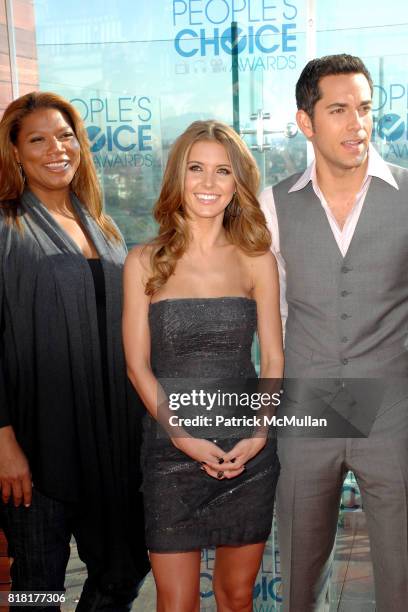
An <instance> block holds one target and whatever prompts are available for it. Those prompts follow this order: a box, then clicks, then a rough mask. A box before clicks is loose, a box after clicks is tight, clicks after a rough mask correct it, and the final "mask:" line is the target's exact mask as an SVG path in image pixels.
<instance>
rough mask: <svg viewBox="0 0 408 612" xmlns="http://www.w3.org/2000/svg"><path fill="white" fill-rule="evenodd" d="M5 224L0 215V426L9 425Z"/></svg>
mask: <svg viewBox="0 0 408 612" xmlns="http://www.w3.org/2000/svg"><path fill="white" fill-rule="evenodd" d="M6 230H7V228H6V225H5V223H4V219H3V218H2V216H1V215H0V427H5V426H6V425H10V424H11V422H10V410H9V403H8V398H7V387H6V380H5V376H4V354H5V348H4V329H5V317H4V278H3V260H4V247H5V242H6V233H7V232H6Z"/></svg>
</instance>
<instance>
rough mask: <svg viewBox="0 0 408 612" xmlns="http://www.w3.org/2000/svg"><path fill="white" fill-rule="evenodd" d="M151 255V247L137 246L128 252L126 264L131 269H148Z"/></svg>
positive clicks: (148, 245)
mask: <svg viewBox="0 0 408 612" xmlns="http://www.w3.org/2000/svg"><path fill="white" fill-rule="evenodd" d="M151 253H152V247H151V245H150V244H138V245H136V246H135V247H133V249H131V251H129V253H128V255H127V257H126V264H127V265H131V266H132V267H136V266H140V267H142V268H146V269H148V268H149V267H150V256H151Z"/></svg>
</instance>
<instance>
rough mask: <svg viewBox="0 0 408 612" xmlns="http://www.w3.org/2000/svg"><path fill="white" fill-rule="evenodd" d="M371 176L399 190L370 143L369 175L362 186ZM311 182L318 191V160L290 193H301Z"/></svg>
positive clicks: (390, 173)
mask: <svg viewBox="0 0 408 612" xmlns="http://www.w3.org/2000/svg"><path fill="white" fill-rule="evenodd" d="M371 176H376V177H377V178H380V179H381V180H383V181H385V182H386V183H388V184H389V185H391V187H394V188H395V189H398V185H397V183H396V180H395V178H394V177H393V175H392V172H391V170H390V169H389V167H388V165H387V164H386V163H385V161H384V160H383V158H382V157H381V155H380V154H379V153H377V151H376V150H375V148H374V147H373V145H372V144H371V143H370V145H369V148H368V165H367V174H366V176H365V178H364V181H363V183H362V184H363V185H364V183H365V182H366V180H367V178H368V177H371ZM309 181H312V185H313V188H314V190H315V191H316V189H318V185H317V179H316V160H313V161H312V163H311V164H310V165H309V166H308V167H307V168H306V170H305V171H304V173H303V174H302V176H300V178H299V179H298V180H297V181H296V183H295V184H294V185H293V186H292V187H291V188H290V189H289V191H288V193H292V192H293V191H300V190H301V189H303V188H304V187H306V185H307V184H308V183H309Z"/></svg>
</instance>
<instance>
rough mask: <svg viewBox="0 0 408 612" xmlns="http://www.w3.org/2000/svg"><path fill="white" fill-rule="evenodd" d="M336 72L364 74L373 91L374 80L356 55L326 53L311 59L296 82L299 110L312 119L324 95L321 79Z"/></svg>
mask: <svg viewBox="0 0 408 612" xmlns="http://www.w3.org/2000/svg"><path fill="white" fill-rule="evenodd" d="M334 74H363V75H364V76H365V77H366V79H367V81H368V83H369V85H370V89H371V95H372V93H373V80H372V78H371V75H370V73H369V71H368V70H367V67H366V66H365V64H364V62H363V61H362V60H361V59H360V58H359V57H356V56H354V55H347V54H346V53H340V54H338V55H325V56H324V57H318V58H316V59H313V60H311V61H310V62H308V63H307V64H306V66H305V67H304V68H303V70H302V73H301V75H300V77H299V79H298V82H297V83H296V104H297V107H298V110H304V111H305V112H306V113H307V114H308V115H309V117H310V118H311V119H313V112H314V107H315V104H316V102H318V101H319V100H320V98H321V97H322V94H321V91H320V88H319V81H320V79H322V78H323V77H325V76H331V75H334Z"/></svg>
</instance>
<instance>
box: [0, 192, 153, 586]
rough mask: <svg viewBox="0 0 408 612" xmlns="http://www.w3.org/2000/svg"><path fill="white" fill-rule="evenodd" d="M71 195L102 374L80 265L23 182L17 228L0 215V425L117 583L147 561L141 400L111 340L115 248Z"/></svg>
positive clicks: (117, 341)
mask: <svg viewBox="0 0 408 612" xmlns="http://www.w3.org/2000/svg"><path fill="white" fill-rule="evenodd" d="M72 202H73V205H74V207H75V209H76V211H77V213H78V215H79V217H80V220H81V223H82V224H83V226H84V228H85V230H86V231H87V233H88V234H89V236H90V237H91V239H92V241H93V243H94V245H95V247H96V249H97V251H98V254H99V256H100V258H101V262H102V266H103V271H104V276H105V288H106V342H107V351H106V352H107V359H108V363H107V374H108V381H106V380H105V381H104V379H103V371H102V360H101V347H100V338H99V333H98V321H97V309H96V301H95V291H94V283H93V278H92V272H91V270H90V267H89V265H88V262H87V261H86V259H85V258H84V257H83V255H82V253H81V252H80V251H79V249H78V247H77V245H76V244H75V243H74V242H73V241H72V240H71V239H70V237H69V236H68V235H67V234H66V233H65V232H64V231H63V229H62V228H61V227H60V226H59V225H58V223H56V221H55V220H54V219H53V217H52V215H50V213H49V212H48V211H47V209H46V207H45V206H43V205H42V204H41V202H40V201H39V200H38V199H37V198H36V197H35V196H34V195H33V194H32V193H31V192H30V191H29V190H26V191H25V192H24V194H23V196H22V198H21V201H20V203H19V206H18V215H19V219H20V221H21V225H22V231H19V230H18V229H17V227H15V226H13V225H12V224H11V225H10V224H8V223H6V220H5V218H4V216H3V215H2V214H1V213H0V331H1V335H0V341H1V342H0V427H2V426H5V425H10V424H11V425H12V426H13V428H14V431H15V433H16V437H17V440H18V441H19V443H20V445H21V447H22V448H23V450H24V452H25V453H26V456H27V458H28V460H29V463H30V467H31V471H32V475H33V483H34V486H35V487H37V488H38V490H39V491H41V492H42V493H44V494H45V495H47V496H49V497H52V498H55V499H58V500H61V501H63V502H68V503H72V504H80V506H81V508H87V516H89V520H88V524H86V526H85V530H86V533H87V536H86V537H87V538H88V539H89V544H90V545H92V547H93V550H94V553H95V557H96V558H98V559H99V561H100V564H101V567H105V568H106V569H105V573H106V580H107V581H109V582H110V583H112V582H123V580H126V579H127V577H128V579H129V580H131V579H134V577H135V575H136V576H140V577H142V576H143V575H144V573H145V571H146V569H147V567H148V566H147V558H146V554H145V550H144V541H143V517H142V512H141V504H140V493H139V486H140V475H139V450H140V438H141V431H140V430H141V428H140V418H141V415H142V413H143V409H142V407H141V404H140V403H139V402H138V399H137V396H136V394H135V392H134V391H133V389H132V388H131V385H130V384H129V381H128V379H127V376H126V367H125V360H124V355H123V347H122V337H121V310H122V267H123V262H124V258H125V255H126V248H125V246H124V244H123V243H122V242H121V243H118V242H114V241H109V240H107V238H106V237H105V235H104V234H103V233H102V232H101V230H100V229H99V226H98V225H97V224H96V223H95V221H94V220H93V219H92V217H91V216H90V215H89V214H88V213H87V211H86V209H85V208H84V207H83V206H82V205H81V203H80V202H79V201H78V199H77V198H76V197H75V196H74V195H72ZM104 383H105V384H104ZM106 383H108V384H106ZM104 389H108V390H109V398H105V397H104V395H105V393H104ZM106 400H107V401H106Z"/></svg>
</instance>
